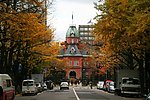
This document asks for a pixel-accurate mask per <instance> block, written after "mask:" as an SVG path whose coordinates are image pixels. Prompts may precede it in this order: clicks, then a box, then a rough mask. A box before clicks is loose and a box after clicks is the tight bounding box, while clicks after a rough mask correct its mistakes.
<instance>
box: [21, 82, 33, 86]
mask: <svg viewBox="0 0 150 100" xmlns="http://www.w3.org/2000/svg"><path fill="white" fill-rule="evenodd" d="M23 86H33V81H24V82H23Z"/></svg>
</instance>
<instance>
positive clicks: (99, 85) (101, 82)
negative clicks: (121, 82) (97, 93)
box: [97, 81, 104, 89]
mask: <svg viewBox="0 0 150 100" xmlns="http://www.w3.org/2000/svg"><path fill="white" fill-rule="evenodd" d="M103 85H104V81H98V82H97V89H103Z"/></svg>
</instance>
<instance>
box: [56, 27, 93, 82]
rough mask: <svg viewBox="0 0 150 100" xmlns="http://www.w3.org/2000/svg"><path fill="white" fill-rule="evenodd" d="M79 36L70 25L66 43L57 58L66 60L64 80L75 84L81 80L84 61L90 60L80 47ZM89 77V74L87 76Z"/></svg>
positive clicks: (75, 29)
mask: <svg viewBox="0 0 150 100" xmlns="http://www.w3.org/2000/svg"><path fill="white" fill-rule="evenodd" d="M80 39H81V38H80V34H79V32H78V30H77V28H76V26H75V25H71V26H69V28H68V31H67V32H66V43H65V46H64V48H62V49H61V51H60V54H59V55H58V58H60V59H65V60H66V69H65V71H66V78H67V79H69V80H70V82H72V83H75V82H76V81H78V80H81V79H82V78H83V70H84V69H83V66H84V65H85V63H86V62H84V61H85V59H87V58H90V55H89V53H88V52H87V51H86V50H84V49H83V48H81V47H80V45H81V40H80ZM88 75H89V74H88Z"/></svg>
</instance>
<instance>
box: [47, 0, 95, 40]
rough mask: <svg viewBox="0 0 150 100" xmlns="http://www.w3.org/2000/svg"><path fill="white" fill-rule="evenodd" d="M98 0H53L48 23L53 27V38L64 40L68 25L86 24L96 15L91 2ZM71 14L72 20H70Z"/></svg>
mask: <svg viewBox="0 0 150 100" xmlns="http://www.w3.org/2000/svg"><path fill="white" fill-rule="evenodd" d="M97 1H98V0H55V2H54V5H53V11H52V10H51V11H50V12H52V14H51V15H50V16H49V18H48V20H49V22H50V23H49V22H48V24H50V26H52V27H53V28H54V29H55V32H54V40H55V41H65V39H66V32H67V30H68V28H69V25H71V24H72V23H73V24H74V25H76V27H77V28H78V25H86V24H88V22H89V21H90V20H92V19H93V18H94V17H95V16H96V12H97V10H96V9H95V8H94V4H93V2H97ZM72 15H73V20H72Z"/></svg>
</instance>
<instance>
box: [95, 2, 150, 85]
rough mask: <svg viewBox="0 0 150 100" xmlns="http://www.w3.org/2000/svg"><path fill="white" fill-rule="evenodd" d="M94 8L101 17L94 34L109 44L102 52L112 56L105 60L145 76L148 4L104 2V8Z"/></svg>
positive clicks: (98, 6) (98, 19)
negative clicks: (113, 61)
mask: <svg viewBox="0 0 150 100" xmlns="http://www.w3.org/2000/svg"><path fill="white" fill-rule="evenodd" d="M95 5H96V9H97V10H98V11H102V14H101V15H98V16H97V17H96V18H97V23H96V24H95V30H94V34H95V36H96V39H97V40H98V41H100V40H102V41H103V42H104V43H106V44H109V45H105V46H103V47H104V49H105V48H108V49H107V50H106V51H105V52H106V53H105V54H106V55H108V54H109V53H110V55H111V56H109V58H107V59H110V57H113V58H115V59H118V60H117V63H114V64H115V65H116V64H117V65H118V64H119V63H120V62H122V61H125V62H127V64H126V66H129V67H130V68H131V67H132V68H133V66H134V65H135V64H138V66H139V69H140V71H141V73H144V72H143V70H144V64H143V63H144V62H145V64H148V62H149V58H147V57H146V56H145V54H148V51H149V50H150V49H149V47H150V46H149V40H150V38H149V36H150V35H149V31H148V30H149V22H150V20H149V19H150V14H149V7H150V6H149V5H150V1H149V0H143V1H141V0H132V1H130V0H106V1H105V3H104V4H100V5H98V4H95ZM147 56H148V55H147ZM145 58H146V59H145ZM129 60H130V61H129ZM105 61H106V60H105ZM110 61H111V62H112V60H110ZM131 61H132V62H131ZM145 67H146V68H148V67H147V66H145ZM148 70H149V69H148ZM142 79H143V76H141V80H142ZM143 83H144V82H143ZM146 83H147V82H146ZM142 85H143V84H142Z"/></svg>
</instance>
